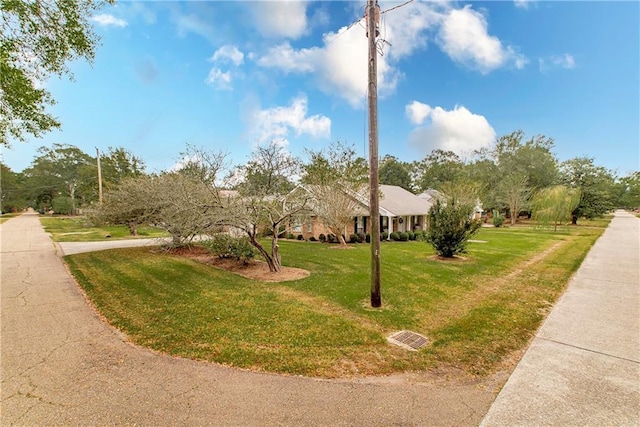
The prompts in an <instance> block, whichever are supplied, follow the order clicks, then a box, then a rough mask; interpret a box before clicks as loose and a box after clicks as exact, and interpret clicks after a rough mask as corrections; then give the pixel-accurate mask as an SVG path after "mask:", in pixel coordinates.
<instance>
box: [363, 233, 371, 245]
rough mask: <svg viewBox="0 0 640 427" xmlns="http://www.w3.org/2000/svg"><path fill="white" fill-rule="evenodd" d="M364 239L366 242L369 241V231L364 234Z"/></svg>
mask: <svg viewBox="0 0 640 427" xmlns="http://www.w3.org/2000/svg"><path fill="white" fill-rule="evenodd" d="M364 241H365V242H367V243H371V234H369V233H367V234H365V236H364Z"/></svg>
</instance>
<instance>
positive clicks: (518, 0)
mask: <svg viewBox="0 0 640 427" xmlns="http://www.w3.org/2000/svg"><path fill="white" fill-rule="evenodd" d="M534 1H536V0H513V3H514V4H515V5H516V7H519V8H521V9H529V6H530V5H531V4H532V3H533V2H534Z"/></svg>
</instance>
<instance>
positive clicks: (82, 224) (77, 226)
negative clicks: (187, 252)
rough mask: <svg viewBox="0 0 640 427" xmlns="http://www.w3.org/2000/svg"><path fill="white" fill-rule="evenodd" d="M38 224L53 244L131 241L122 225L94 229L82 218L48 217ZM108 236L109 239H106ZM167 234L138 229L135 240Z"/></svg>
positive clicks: (42, 217) (43, 217) (154, 229)
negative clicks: (49, 234)
mask: <svg viewBox="0 0 640 427" xmlns="http://www.w3.org/2000/svg"><path fill="white" fill-rule="evenodd" d="M40 222H41V223H42V226H43V227H44V230H45V231H46V232H47V233H51V239H52V240H53V241H54V242H95V241H99V240H106V239H113V240H121V239H133V238H136V237H134V236H131V234H130V233H129V230H128V229H127V227H125V226H122V225H116V226H105V227H94V226H92V225H91V224H89V223H88V221H87V219H86V218H84V217H82V216H77V217H50V216H41V217H40ZM107 235H110V236H111V237H106V236H107ZM166 236H168V233H166V232H165V231H163V230H160V229H158V228H153V227H140V228H139V229H138V236H137V238H155V237H166Z"/></svg>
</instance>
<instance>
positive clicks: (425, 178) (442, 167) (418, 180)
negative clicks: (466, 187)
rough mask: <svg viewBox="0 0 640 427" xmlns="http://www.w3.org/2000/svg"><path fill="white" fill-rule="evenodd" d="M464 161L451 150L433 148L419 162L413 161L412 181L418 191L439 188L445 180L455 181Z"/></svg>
mask: <svg viewBox="0 0 640 427" xmlns="http://www.w3.org/2000/svg"><path fill="white" fill-rule="evenodd" d="M463 166H464V163H463V162H462V160H461V159H460V157H459V156H458V155H457V154H455V153H454V152H453V151H444V150H440V149H437V150H433V151H432V152H431V154H429V155H428V156H426V157H425V158H424V159H422V160H421V161H419V162H413V164H412V170H413V183H414V185H413V186H414V187H415V189H416V190H417V191H418V192H422V191H425V190H427V189H429V188H433V189H435V190H441V189H442V185H443V184H445V183H447V182H455V181H456V180H457V179H458V178H459V177H460V174H461V172H462V169H463Z"/></svg>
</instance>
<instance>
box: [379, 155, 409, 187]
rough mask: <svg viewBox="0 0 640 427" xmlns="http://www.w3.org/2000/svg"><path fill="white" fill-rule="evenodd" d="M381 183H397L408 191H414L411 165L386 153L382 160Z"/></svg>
mask: <svg viewBox="0 0 640 427" xmlns="http://www.w3.org/2000/svg"><path fill="white" fill-rule="evenodd" d="M378 173H379V175H380V184H383V185H397V186H398V187H402V188H404V189H405V190H407V191H412V186H411V165H410V164H408V163H406V162H401V161H400V160H398V159H397V158H396V157H394V156H391V155H388V154H387V155H386V156H384V157H383V158H382V160H381V161H380V169H379V170H378Z"/></svg>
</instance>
